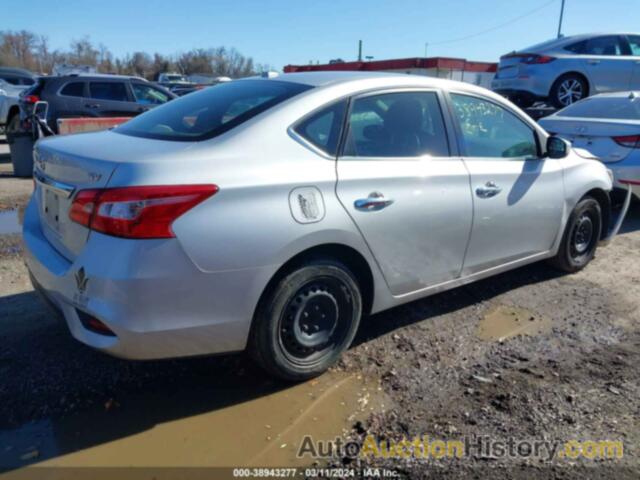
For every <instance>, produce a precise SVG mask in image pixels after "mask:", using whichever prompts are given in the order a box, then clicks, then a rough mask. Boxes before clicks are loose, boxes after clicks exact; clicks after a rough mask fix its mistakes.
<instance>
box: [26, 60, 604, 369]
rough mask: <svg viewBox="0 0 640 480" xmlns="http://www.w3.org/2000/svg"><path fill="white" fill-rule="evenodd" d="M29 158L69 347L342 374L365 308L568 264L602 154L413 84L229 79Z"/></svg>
mask: <svg viewBox="0 0 640 480" xmlns="http://www.w3.org/2000/svg"><path fill="white" fill-rule="evenodd" d="M35 155H36V161H35V169H34V178H35V180H36V188H35V191H34V194H33V196H32V198H31V201H30V203H29V205H28V207H27V210H26V213H25V218H24V230H23V232H24V241H25V245H26V247H25V258H26V263H27V265H28V268H29V271H30V272H31V275H32V278H33V281H34V285H35V287H36V288H37V289H38V290H39V291H41V292H43V293H44V295H45V296H46V297H47V298H49V299H50V300H51V302H53V304H54V305H56V306H57V308H59V309H60V310H61V311H62V312H63V315H64V317H65V318H66V321H67V324H68V326H69V328H70V330H71V333H72V334H73V336H74V337H75V338H77V339H78V340H80V341H81V342H84V343H85V344H88V345H90V346H92V347H94V348H97V349H100V350H102V351H105V352H108V353H111V354H113V355H116V356H121V357H126V358H141V359H143V358H147V359H148V358H161V357H177V356H184V355H196V354H212V353H221V352H230V351H240V350H245V349H246V350H248V351H249V352H250V354H251V355H252V356H253V357H254V358H255V359H256V360H257V363H258V364H259V365H260V366H261V367H263V368H264V369H266V370H267V371H268V372H269V373H271V374H272V375H275V376H279V377H282V378H285V379H288V380H302V379H306V378H309V377H313V376H315V375H319V374H320V373H322V372H323V371H325V370H326V369H327V368H329V367H330V366H331V365H332V364H334V363H335V362H336V361H337V360H338V358H339V356H340V354H341V353H342V352H343V351H344V350H345V349H346V348H347V347H348V346H349V344H350V343H351V341H352V340H353V338H354V335H355V333H356V330H357V329H358V325H359V323H360V319H361V317H362V316H363V315H366V314H369V313H374V312H378V311H381V310H385V309H388V308H391V307H393V306H396V305H400V304H403V303H406V302H409V301H412V300H415V299H418V298H422V297H425V296H428V295H432V294H435V293H437V292H440V291H443V290H446V289H451V288H454V287H456V286H459V285H465V284H467V283H469V282H471V281H474V280H479V279H481V278H484V277H488V276H490V275H494V274H497V273H499V272H502V271H505V270H509V269H513V268H516V267H519V266H521V265H525V264H528V263H532V262H535V261H539V260H544V259H549V260H550V261H551V262H552V263H553V264H554V265H555V266H557V267H558V268H560V269H562V270H564V271H568V272H575V271H578V270H580V269H582V268H583V267H585V266H586V265H587V264H588V263H589V261H590V260H591V259H592V258H593V256H594V252H595V250H596V247H597V245H598V242H599V241H600V240H601V239H603V238H605V237H606V236H607V235H608V231H609V229H608V226H609V197H608V191H609V190H610V189H611V178H610V176H609V174H608V172H607V169H606V168H605V167H604V165H603V164H602V163H600V162H595V161H592V160H585V159H583V158H581V157H580V156H578V155H576V153H575V152H573V151H572V149H571V148H570V146H569V144H568V143H567V142H566V141H564V140H562V139H560V138H557V137H549V135H548V134H547V133H546V132H545V131H544V130H543V129H542V128H541V127H539V126H538V125H537V124H536V123H535V122H534V121H533V120H531V118H529V117H528V116H526V115H524V114H523V113H522V112H521V111H520V110H518V109H517V108H514V107H513V106H512V104H510V103H509V102H508V101H506V100H505V99H504V98H502V97H500V96H499V95H496V94H494V93H492V92H490V91H488V90H485V89H483V88H479V87H476V86H473V85H470V84H467V83H459V82H452V81H447V80H442V79H435V78H428V77H421V76H417V75H398V74H387V73H372V72H368V73H362V72H314V73H292V74H285V75H282V76H279V77H275V78H268V76H267V75H265V78H259V79H256V78H252V79H243V80H237V81H233V82H229V83H224V84H221V85H217V86H216V87H213V88H207V89H204V90H202V91H200V92H196V93H192V94H189V95H187V96H185V97H182V98H180V99H177V100H175V101H172V102H170V103H169V104H167V105H163V106H161V107H159V108H157V109H155V110H153V111H150V112H147V113H145V114H143V115H141V116H139V117H137V118H135V119H133V120H130V121H129V122H127V123H125V124H123V125H120V126H118V127H116V128H115V129H113V130H109V131H103V132H97V133H87V134H83V135H70V136H66V137H65V136H60V137H50V138H47V139H43V140H41V141H39V142H38V144H37V145H36V154H35ZM142 300H146V301H142ZM363 328H366V326H365V327H363Z"/></svg>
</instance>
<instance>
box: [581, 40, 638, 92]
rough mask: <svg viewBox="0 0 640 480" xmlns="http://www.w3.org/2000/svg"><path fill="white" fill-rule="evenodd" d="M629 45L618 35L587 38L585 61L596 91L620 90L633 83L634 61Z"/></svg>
mask: <svg viewBox="0 0 640 480" xmlns="http://www.w3.org/2000/svg"><path fill="white" fill-rule="evenodd" d="M627 51H628V47H627V44H626V42H625V41H624V39H623V38H622V37H620V36H618V35H605V36H601V37H594V38H590V39H589V40H587V41H586V42H585V44H584V54H583V55H582V57H583V63H584V66H585V69H586V71H587V73H588V75H589V78H590V79H591V83H592V86H593V87H595V90H596V92H591V93H592V94H593V93H603V92H618V91H620V90H626V89H628V88H629V85H630V84H631V75H632V72H633V67H634V61H633V59H632V58H631V57H630V56H629V55H627V54H626V53H627Z"/></svg>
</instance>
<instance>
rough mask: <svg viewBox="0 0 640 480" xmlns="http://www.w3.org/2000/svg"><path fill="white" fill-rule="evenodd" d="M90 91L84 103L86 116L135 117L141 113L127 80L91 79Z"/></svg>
mask: <svg viewBox="0 0 640 480" xmlns="http://www.w3.org/2000/svg"><path fill="white" fill-rule="evenodd" d="M88 93H89V95H88V98H86V101H85V104H84V106H85V115H86V116H89V117H133V116H135V115H137V114H138V113H140V112H138V108H139V106H138V105H137V104H136V103H135V102H134V100H133V98H132V97H131V95H130V93H129V89H128V87H127V82H126V81H125V80H110V79H105V80H102V79H100V80H91V81H89V92H88Z"/></svg>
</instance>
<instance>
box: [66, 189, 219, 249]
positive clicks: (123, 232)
mask: <svg viewBox="0 0 640 480" xmlns="http://www.w3.org/2000/svg"><path fill="white" fill-rule="evenodd" d="M217 191H218V187H217V186H216V185H166V186H145V187H122V188H106V189H100V190H81V191H79V192H78V194H77V195H76V197H75V198H74V200H73V204H72V205H71V209H70V211H69V218H71V220H73V221H74V222H76V223H79V224H81V225H84V226H86V227H88V228H90V229H91V230H96V231H98V232H102V233H106V234H107V235H113V236H116V237H124V238H171V237H174V236H175V235H174V234H173V231H172V230H171V224H172V223H173V222H174V221H175V220H176V219H177V218H178V217H179V216H180V215H182V214H183V213H185V212H186V211H187V210H190V209H191V208H193V207H194V206H196V205H197V204H198V203H200V202H202V201H203V200H205V199H207V198H209V197H210V196H212V195H214V194H215V193H216V192H217Z"/></svg>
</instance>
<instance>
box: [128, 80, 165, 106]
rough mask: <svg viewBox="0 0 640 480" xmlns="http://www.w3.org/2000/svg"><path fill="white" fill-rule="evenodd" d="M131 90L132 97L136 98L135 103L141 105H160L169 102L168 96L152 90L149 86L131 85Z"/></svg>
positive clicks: (155, 89) (154, 89)
mask: <svg viewBox="0 0 640 480" xmlns="http://www.w3.org/2000/svg"><path fill="white" fill-rule="evenodd" d="M131 87H132V88H133V95H134V96H135V97H136V103H139V104H141V105H161V104H163V103H167V102H168V101H169V96H168V95H167V94H166V93H164V92H161V91H160V90H158V89H157V88H153V87H152V86H151V85H144V84H142V83H133V84H131Z"/></svg>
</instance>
